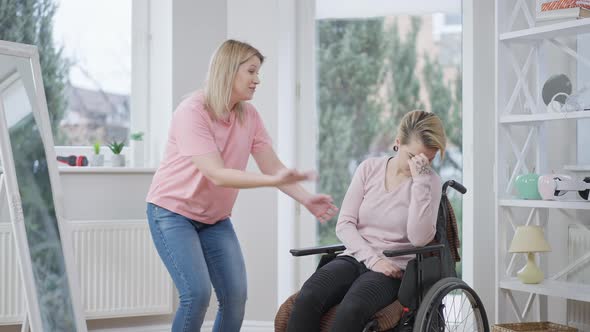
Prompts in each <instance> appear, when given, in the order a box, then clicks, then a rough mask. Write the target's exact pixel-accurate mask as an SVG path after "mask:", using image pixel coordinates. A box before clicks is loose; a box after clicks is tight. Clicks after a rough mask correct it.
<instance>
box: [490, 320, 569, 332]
mask: <svg viewBox="0 0 590 332" xmlns="http://www.w3.org/2000/svg"><path fill="white" fill-rule="evenodd" d="M562 331H563V332H578V329H577V328H575V327H569V326H565V325H561V324H556V323H551V322H540V323H513V324H496V325H494V328H493V329H492V332H562Z"/></svg>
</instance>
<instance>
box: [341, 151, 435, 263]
mask: <svg viewBox="0 0 590 332" xmlns="http://www.w3.org/2000/svg"><path fill="white" fill-rule="evenodd" d="M390 158H391V157H382V158H370V159H367V160H365V161H363V162H362V163H361V164H360V165H359V167H358V168H357V170H356V172H355V174H354V177H353V178H352V181H351V183H350V186H349V187H348V191H347V192H346V196H345V197H344V201H342V207H341V209H340V216H339V217H338V223H337V224H336V235H337V236H338V238H339V239H340V241H342V243H343V244H344V245H345V246H346V250H345V251H344V253H343V255H348V256H352V257H354V258H356V259H357V260H358V261H359V262H362V263H364V264H365V266H367V268H369V269H372V268H373V266H374V265H375V263H377V262H378V261H379V260H380V259H382V258H385V256H384V255H383V251H384V250H397V249H407V248H411V247H412V246H416V247H420V246H424V245H426V244H428V243H430V242H431V241H432V239H433V238H434V235H435V233H436V219H437V217H438V207H439V204H440V198H441V194H442V186H441V181H440V178H439V176H438V175H437V174H436V173H434V172H432V173H431V174H430V175H419V176H416V177H414V178H412V177H409V178H408V179H406V180H404V181H403V182H402V183H400V184H399V185H398V186H397V187H395V188H393V189H392V190H391V191H387V190H386V189H385V173H386V169H387V163H388V161H389V160H393V159H392V158H391V159H390ZM413 257H414V255H408V256H399V257H391V258H387V259H391V260H392V261H393V262H394V263H395V264H396V265H397V266H399V267H400V268H402V269H405V268H406V265H407V264H408V261H409V260H410V259H412V258H413Z"/></svg>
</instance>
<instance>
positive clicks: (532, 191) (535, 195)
mask: <svg viewBox="0 0 590 332" xmlns="http://www.w3.org/2000/svg"><path fill="white" fill-rule="evenodd" d="M538 182H539V174H534V173H530V174H521V175H519V176H517V177H516V180H515V182H514V185H515V187H516V191H517V192H518V198H521V199H541V195H540V194H539V189H538V187H537V184H538Z"/></svg>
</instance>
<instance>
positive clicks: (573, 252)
mask: <svg viewBox="0 0 590 332" xmlns="http://www.w3.org/2000/svg"><path fill="white" fill-rule="evenodd" d="M589 252H590V232H589V231H587V230H585V229H583V227H582V226H579V225H570V227H569V241H568V262H569V263H573V262H574V261H575V260H576V259H578V258H580V257H581V256H583V255H585V254H587V253H589ZM567 280H568V281H573V282H577V283H582V284H590V262H586V263H585V264H583V265H582V266H581V267H580V268H578V269H576V270H575V271H573V272H572V273H571V274H569V275H568V277H567ZM567 321H568V325H570V326H575V327H577V328H578V329H579V330H580V331H590V303H588V302H580V301H574V300H568V301H567Z"/></svg>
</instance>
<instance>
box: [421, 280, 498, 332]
mask: <svg viewBox="0 0 590 332" xmlns="http://www.w3.org/2000/svg"><path fill="white" fill-rule="evenodd" d="M414 331H417V332H443V331H477V332H489V331H490V326H489V324H488V318H487V315H486V312H485V309H484V307H483V303H482V302H481V299H480V298H479V296H477V294H476V293H475V291H474V290H473V289H472V288H471V287H469V286H468V285H467V284H466V283H465V282H464V281H463V280H461V279H458V278H444V279H441V280H439V281H438V282H437V283H435V284H434V285H433V286H432V287H431V288H430V289H429V290H428V292H427V293H426V295H425V296H424V299H423V300H422V303H421V304H420V307H419V308H418V312H417V314H416V320H415V323H414Z"/></svg>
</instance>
